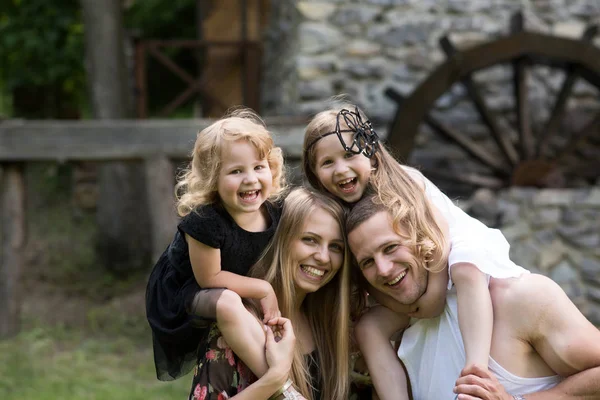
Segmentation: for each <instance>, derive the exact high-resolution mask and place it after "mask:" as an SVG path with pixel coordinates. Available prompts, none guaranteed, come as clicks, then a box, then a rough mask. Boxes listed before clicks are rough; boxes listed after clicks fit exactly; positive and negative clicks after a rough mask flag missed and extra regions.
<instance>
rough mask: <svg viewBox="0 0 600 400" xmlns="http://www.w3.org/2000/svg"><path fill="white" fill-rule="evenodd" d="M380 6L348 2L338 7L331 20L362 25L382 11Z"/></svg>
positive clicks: (341, 24) (337, 23) (337, 22)
mask: <svg viewBox="0 0 600 400" xmlns="http://www.w3.org/2000/svg"><path fill="white" fill-rule="evenodd" d="M381 12H382V11H381V8H380V7H375V6H367V5H360V4H348V5H346V6H342V7H340V8H338V9H337V11H336V12H335V14H334V15H333V16H332V17H331V22H333V23H334V24H336V25H340V26H348V25H362V26H364V25H365V24H368V23H370V22H371V21H373V19H374V18H375V17H376V16H377V15H378V14H379V13H381Z"/></svg>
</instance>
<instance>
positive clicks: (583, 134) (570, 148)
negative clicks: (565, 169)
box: [556, 111, 600, 162]
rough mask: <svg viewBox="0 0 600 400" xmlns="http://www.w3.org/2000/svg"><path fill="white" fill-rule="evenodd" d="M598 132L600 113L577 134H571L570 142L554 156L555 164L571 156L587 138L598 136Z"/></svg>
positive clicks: (599, 128)
mask: <svg viewBox="0 0 600 400" xmlns="http://www.w3.org/2000/svg"><path fill="white" fill-rule="evenodd" d="M599 131H600V111H598V112H597V113H596V115H595V116H594V118H592V119H591V121H590V122H588V123H587V124H586V125H585V126H584V127H583V128H582V129H580V130H579V132H576V133H575V134H573V137H571V140H569V142H568V143H567V144H566V145H565V146H564V147H563V149H562V150H561V151H560V152H559V153H558V155H557V156H556V162H563V161H564V160H565V158H566V157H568V156H569V155H571V154H573V153H574V152H575V151H576V150H577V146H579V145H580V144H581V143H582V142H583V141H584V140H585V139H586V138H587V137H589V136H591V135H593V134H594V133H595V134H596V135H598V134H599Z"/></svg>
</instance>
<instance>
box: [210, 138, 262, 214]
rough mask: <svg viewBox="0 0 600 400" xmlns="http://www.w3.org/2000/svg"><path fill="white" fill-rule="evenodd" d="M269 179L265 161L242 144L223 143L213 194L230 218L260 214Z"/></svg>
mask: <svg viewBox="0 0 600 400" xmlns="http://www.w3.org/2000/svg"><path fill="white" fill-rule="evenodd" d="M272 187H273V176H272V174H271V169H270V168H269V163H268V162H267V159H266V158H260V157H259V154H258V151H257V149H256V148H255V147H254V146H253V145H252V144H251V143H249V142H248V141H246V140H236V141H233V142H225V144H224V145H223V148H222V149H221V169H220V171H219V179H218V184H217V191H218V193H219V198H220V199H221V201H222V203H223V206H224V207H225V209H226V210H227V212H228V213H229V214H230V215H231V216H232V217H233V218H234V219H236V217H239V216H241V215H243V214H248V213H254V212H260V206H261V205H262V204H263V203H264V202H265V201H266V200H267V199H268V198H269V195H270V194H271V190H272Z"/></svg>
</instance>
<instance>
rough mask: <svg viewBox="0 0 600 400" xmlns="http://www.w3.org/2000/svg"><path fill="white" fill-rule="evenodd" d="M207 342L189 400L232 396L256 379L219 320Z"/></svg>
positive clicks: (195, 373)
mask: <svg viewBox="0 0 600 400" xmlns="http://www.w3.org/2000/svg"><path fill="white" fill-rule="evenodd" d="M206 343H207V345H206V349H205V351H204V350H203V351H202V352H203V353H201V354H200V355H199V357H198V363H197V364H196V367H195V368H194V379H193V381H192V390H191V393H190V397H189V400H225V399H229V398H230V397H233V396H235V395H236V394H238V392H241V391H242V390H244V389H245V388H247V387H248V386H250V385H251V384H252V383H253V382H255V381H256V377H255V376H254V374H252V372H251V371H250V370H249V369H248V367H246V365H245V364H244V363H243V362H242V361H241V360H240V359H239V358H238V357H237V356H236V355H235V354H234V353H233V351H232V350H231V348H229V346H228V345H227V343H226V342H225V338H223V336H222V335H221V331H219V328H218V327H217V324H216V323H215V324H212V326H211V327H210V331H209V333H208V338H207V341H206Z"/></svg>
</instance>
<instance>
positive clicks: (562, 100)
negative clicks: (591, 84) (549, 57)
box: [536, 25, 598, 157]
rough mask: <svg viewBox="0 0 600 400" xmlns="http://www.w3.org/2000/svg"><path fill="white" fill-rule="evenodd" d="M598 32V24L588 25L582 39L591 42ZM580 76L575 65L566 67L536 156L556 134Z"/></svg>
mask: <svg viewBox="0 0 600 400" xmlns="http://www.w3.org/2000/svg"><path fill="white" fill-rule="evenodd" d="M597 34H598V26H597V25H592V26H588V27H587V28H586V30H585V32H583V35H582V37H581V40H582V41H585V42H591V41H592V39H593V38H594V37H595V36H596V35H597ZM579 76H580V70H579V68H578V67H577V66H575V65H571V66H569V67H568V69H567V75H566V77H565V80H564V81H563V83H562V86H561V88H560V91H559V92H558V95H557V96H556V101H555V102H554V106H553V107H552V111H551V113H550V118H549V119H548V122H547V123H546V126H545V127H544V129H542V131H541V132H540V135H539V137H538V146H537V151H536V155H537V156H538V157H543V156H545V153H546V151H547V148H548V142H549V139H550V137H551V136H552V135H554V134H556V133H557V131H558V124H559V122H560V120H561V117H562V116H563V114H564V111H565V108H566V106H567V99H568V98H569V96H570V95H571V92H572V90H573V86H574V85H575V81H576V80H577V78H579Z"/></svg>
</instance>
